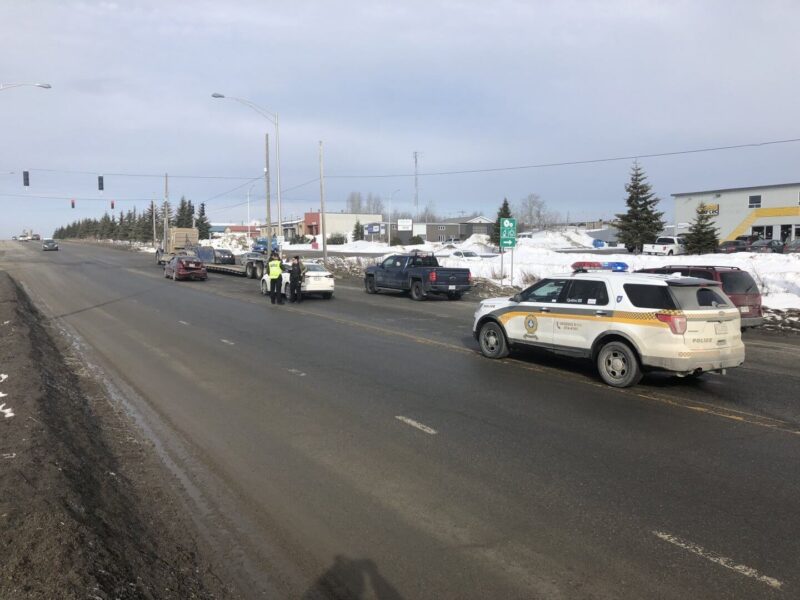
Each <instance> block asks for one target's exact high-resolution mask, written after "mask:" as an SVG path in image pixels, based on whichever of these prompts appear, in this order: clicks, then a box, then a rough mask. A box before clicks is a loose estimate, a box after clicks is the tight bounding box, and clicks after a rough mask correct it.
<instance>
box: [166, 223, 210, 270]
mask: <svg viewBox="0 0 800 600" xmlns="http://www.w3.org/2000/svg"><path fill="white" fill-rule="evenodd" d="M199 239H200V232H199V231H198V229H197V228H196V227H169V228H167V229H166V230H165V231H164V239H163V240H162V242H161V247H160V248H159V249H158V250H157V251H156V263H157V264H159V265H163V264H165V263H168V262H169V261H170V260H172V257H173V256H175V255H176V254H189V253H191V252H192V248H194V247H195V246H197V242H198V240H199Z"/></svg>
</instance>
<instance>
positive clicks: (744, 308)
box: [739, 306, 750, 313]
mask: <svg viewBox="0 0 800 600" xmlns="http://www.w3.org/2000/svg"><path fill="white" fill-rule="evenodd" d="M739 312H740V313H749V312H750V307H749V306H740V307H739Z"/></svg>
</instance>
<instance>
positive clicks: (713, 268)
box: [656, 265, 742, 271]
mask: <svg viewBox="0 0 800 600" xmlns="http://www.w3.org/2000/svg"><path fill="white" fill-rule="evenodd" d="M656 268H658V269H678V270H681V269H711V270H712V271H713V270H717V269H731V270H735V271H741V270H742V269H741V267H732V266H731V267H729V266H727V265H716V266H715V265H667V266H665V267H656Z"/></svg>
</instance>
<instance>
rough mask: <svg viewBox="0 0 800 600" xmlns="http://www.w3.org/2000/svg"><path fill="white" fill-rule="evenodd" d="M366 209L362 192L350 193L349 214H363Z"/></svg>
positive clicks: (348, 198)
mask: <svg viewBox="0 0 800 600" xmlns="http://www.w3.org/2000/svg"><path fill="white" fill-rule="evenodd" d="M363 208H364V200H363V198H362V197H361V192H350V194H349V195H348V196H347V212H349V213H356V214H357V213H361V212H363V210H362V209H363Z"/></svg>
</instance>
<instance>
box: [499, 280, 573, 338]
mask: <svg viewBox="0 0 800 600" xmlns="http://www.w3.org/2000/svg"><path fill="white" fill-rule="evenodd" d="M566 284H567V280H566V279H543V280H542V281H539V282H538V283H536V284H534V285H532V286H531V287H529V288H528V289H526V290H523V291H522V292H520V302H519V304H517V305H516V307H514V309H513V310H511V311H510V312H509V313H508V315H509V317H508V318H507V321H506V322H505V324H504V325H505V328H506V334H507V335H508V337H509V338H511V339H512V340H514V341H515V342H518V343H522V344H530V345H532V346H543V347H547V348H550V347H551V346H552V344H553V319H552V318H551V316H550V315H551V312H552V310H553V307H554V306H555V304H556V303H557V302H558V300H559V298H560V297H561V295H562V293H563V292H564V288H565V287H566Z"/></svg>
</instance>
